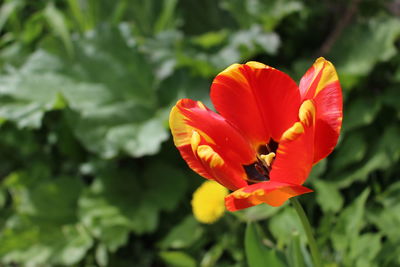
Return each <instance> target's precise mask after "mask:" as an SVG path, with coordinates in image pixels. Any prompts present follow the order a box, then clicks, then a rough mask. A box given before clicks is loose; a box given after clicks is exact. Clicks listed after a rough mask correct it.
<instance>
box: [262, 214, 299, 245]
mask: <svg viewBox="0 0 400 267" xmlns="http://www.w3.org/2000/svg"><path fill="white" fill-rule="evenodd" d="M301 225H302V224H301V221H300V219H299V218H298V216H297V214H296V211H295V210H294V209H293V208H292V207H290V206H286V207H285V208H284V209H283V210H281V212H280V213H278V214H275V215H274V216H273V217H272V218H271V219H270V220H269V228H270V231H271V233H272V235H273V236H274V237H275V238H276V239H277V242H278V247H281V246H284V245H287V244H289V242H290V240H291V238H292V235H293V233H298V234H299V235H300V238H301V239H302V240H305V233H304V230H303V228H302V226H301Z"/></svg>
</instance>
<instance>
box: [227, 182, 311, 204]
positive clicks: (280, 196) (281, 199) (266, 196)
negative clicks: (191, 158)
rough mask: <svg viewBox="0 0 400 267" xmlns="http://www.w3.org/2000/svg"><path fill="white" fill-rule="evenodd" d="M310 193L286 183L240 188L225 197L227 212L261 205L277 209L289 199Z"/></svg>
mask: <svg viewBox="0 0 400 267" xmlns="http://www.w3.org/2000/svg"><path fill="white" fill-rule="evenodd" d="M309 192H312V190H311V189H309V188H307V187H304V186H301V185H293V184H288V183H280V182H274V181H267V182H261V183H257V184H253V185H249V186H247V187H244V188H241V189H239V190H237V191H235V192H233V193H231V194H230V195H228V196H226V197H225V206H226V208H227V210H229V211H237V210H241V209H245V208H248V207H251V206H255V205H258V204H261V203H266V204H268V205H271V206H274V207H277V206H281V205H282V204H283V203H285V201H286V200H288V199H289V198H291V197H294V196H298V195H302V194H305V193H309Z"/></svg>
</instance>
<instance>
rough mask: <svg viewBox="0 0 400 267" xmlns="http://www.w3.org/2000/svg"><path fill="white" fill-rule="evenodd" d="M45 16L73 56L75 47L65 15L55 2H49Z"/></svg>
mask: <svg viewBox="0 0 400 267" xmlns="http://www.w3.org/2000/svg"><path fill="white" fill-rule="evenodd" d="M44 16H45V18H46V20H47V22H48V23H49V25H50V27H51V28H52V30H53V31H54V32H55V33H56V35H58V36H60V38H61V40H62V41H63V43H64V46H65V48H66V49H67V51H68V53H69V54H70V55H72V54H73V52H74V51H73V45H72V41H71V36H70V34H69V31H68V27H67V22H66V19H65V17H64V14H63V13H62V12H61V11H59V10H58V9H57V8H56V7H55V6H54V3H53V2H49V3H48V4H47V6H46V8H45V10H44Z"/></svg>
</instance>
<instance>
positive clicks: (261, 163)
mask: <svg viewBox="0 0 400 267" xmlns="http://www.w3.org/2000/svg"><path fill="white" fill-rule="evenodd" d="M277 149H278V143H277V142H275V141H274V140H272V139H270V141H269V142H268V144H265V145H262V146H260V147H259V148H258V151H257V161H255V162H254V163H252V164H249V165H243V168H244V170H245V172H246V174H247V180H248V181H249V183H250V184H254V183H259V182H263V181H268V180H269V173H270V171H271V169H272V164H273V162H274V159H275V152H276V150H277Z"/></svg>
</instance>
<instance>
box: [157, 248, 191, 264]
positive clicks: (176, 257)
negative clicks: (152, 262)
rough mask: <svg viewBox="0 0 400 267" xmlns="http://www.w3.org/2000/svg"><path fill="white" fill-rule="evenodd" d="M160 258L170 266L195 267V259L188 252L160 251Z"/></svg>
mask: <svg viewBox="0 0 400 267" xmlns="http://www.w3.org/2000/svg"><path fill="white" fill-rule="evenodd" d="M160 257H161V259H162V260H163V261H164V262H165V263H166V264H167V265H168V266H171V267H195V266H197V265H196V261H195V260H194V259H193V258H192V257H190V256H189V255H188V254H186V253H184V252H180V251H162V252H160Z"/></svg>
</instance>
